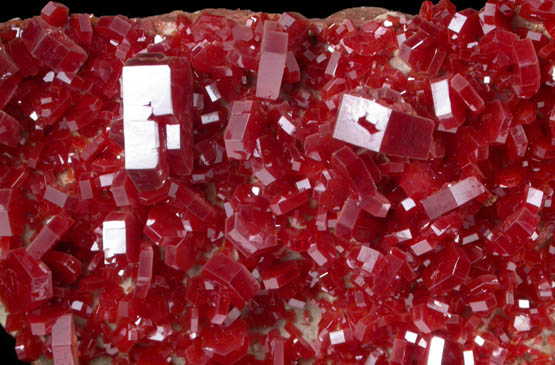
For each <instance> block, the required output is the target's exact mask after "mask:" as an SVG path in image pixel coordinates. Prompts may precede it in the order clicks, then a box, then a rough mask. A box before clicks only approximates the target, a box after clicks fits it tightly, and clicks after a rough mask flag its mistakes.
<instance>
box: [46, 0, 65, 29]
mask: <svg viewBox="0 0 555 365" xmlns="http://www.w3.org/2000/svg"><path fill="white" fill-rule="evenodd" d="M68 14H69V8H68V7H67V6H65V5H63V4H60V3H57V2H55V1H49V2H48V4H46V5H45V6H44V8H42V10H41V12H40V16H41V18H42V19H44V20H46V21H47V22H48V24H50V25H53V26H55V27H62V26H64V25H65V24H66V23H67V16H68Z"/></svg>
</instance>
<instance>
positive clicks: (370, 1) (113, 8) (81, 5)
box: [0, 0, 485, 365]
mask: <svg viewBox="0 0 555 365" xmlns="http://www.w3.org/2000/svg"><path fill="white" fill-rule="evenodd" d="M139 1H140V0H139ZM46 2H47V1H29V0H27V1H26V0H12V1H10V5H9V6H6V5H4V6H2V8H1V9H0V22H3V21H6V20H9V19H12V18H16V17H19V18H28V17H31V16H34V15H39V14H40V10H41V9H42V7H43V6H44V5H45V4H46ZM436 2H437V1H434V3H436ZM62 3H63V4H65V5H67V6H68V7H69V9H70V12H71V13H92V14H94V15H96V16H101V15H115V14H122V15H126V16H128V17H144V16H151V15H158V14H164V13H169V12H171V11H173V10H178V9H179V10H184V11H188V12H193V11H197V10H201V9H205V8H228V9H248V10H253V11H263V12H268V13H282V12H284V11H297V12H300V13H301V14H303V15H304V16H306V17H308V18H325V17H327V16H328V15H330V14H333V13H334V12H336V11H339V10H342V9H345V8H351V7H357V6H377V7H383V8H387V9H390V10H397V11H401V12H404V13H408V14H416V13H418V11H419V9H420V4H421V1H419V0H416V1H414V0H412V1H411V0H405V1H399V0H389V1H386V0H367V1H348V0H347V1H343V0H341V1H337V0H335V1H334V0H331V1H329V0H328V1H326V0H324V1H322V0H320V1H317V2H316V3H312V2H310V3H309V2H307V1H303V0H297V1H288V0H273V1H272V0H259V1H257V2H255V1H241V0H232V1H216V0H201V1H198V0H196V1H187V0H184V1H179V2H177V1H161V0H155V1H149V0H142V1H141V2H140V3H139V2H138V1H137V0H135V1H133V3H130V2H126V1H121V0H112V1H105V0H100V1H99V0H78V1H62ZM452 3H454V4H455V5H456V6H457V9H458V10H461V9H464V8H469V7H471V8H475V9H480V8H481V7H482V6H483V4H484V3H485V0H484V1H462V0H452ZM14 345H15V341H14V339H13V338H12V337H11V336H8V335H7V334H6V332H5V331H4V329H3V328H1V326H0V355H1V356H2V360H1V361H2V363H4V364H10V365H11V364H18V361H17V358H16V356H15V351H14ZM4 361H6V362H4Z"/></svg>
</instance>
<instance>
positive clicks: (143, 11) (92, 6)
mask: <svg viewBox="0 0 555 365" xmlns="http://www.w3.org/2000/svg"><path fill="white" fill-rule="evenodd" d="M437 1H438V0H435V1H434V3H437ZM46 2H47V1H36V0H11V1H9V3H10V5H9V6H6V5H4V6H2V8H1V10H0V21H5V20H8V19H11V18H14V17H20V18H26V17H30V16H33V15H39V14H40V10H41V8H42V7H43V6H44V4H46ZM61 2H62V3H63V4H65V5H67V6H68V7H69V9H70V11H71V12H72V13H92V14H94V15H96V16H100V15H115V14H122V15H126V16H129V17H140V16H150V15H158V14H164V13H169V12H171V11H172V10H178V9H179V10H184V11H189V12H193V11H197V10H201V9H205V8H228V9H248V10H253V11H264V12H271V13H282V12H284V11H297V12H300V13H302V14H303V15H305V16H306V17H309V18H314V17H317V18H324V17H327V16H328V15H330V14H332V13H334V12H336V11H338V10H342V9H345V8H350V7H357V6H377V7H383V8H387V9H390V10H398V11H402V12H404V13H408V14H415V13H417V12H418V10H419V9H420V4H421V3H422V1H421V0H404V1H399V0H389V1H387V0H366V1H363V0H359V1H352V0H319V1H315V2H310V1H303V0H297V1H291V0H258V1H244V0H231V1H223V0H200V1H199V0H194V1H190V0H189V1H188V0H183V1H163V0H154V1H153V0H142V1H141V0H134V1H133V2H127V1H122V0H111V1H108V0H75V1H61ZM451 2H452V3H454V4H455V5H456V6H457V9H459V10H460V9H464V8H467V7H472V8H476V9H478V8H481V7H482V6H483V4H484V3H485V2H486V0H482V1H464V0H452V1H451Z"/></svg>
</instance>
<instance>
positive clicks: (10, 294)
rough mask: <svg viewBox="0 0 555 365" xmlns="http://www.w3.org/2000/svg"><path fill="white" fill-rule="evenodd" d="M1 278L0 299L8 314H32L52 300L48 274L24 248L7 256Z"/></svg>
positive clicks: (50, 280)
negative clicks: (28, 312)
mask: <svg viewBox="0 0 555 365" xmlns="http://www.w3.org/2000/svg"><path fill="white" fill-rule="evenodd" d="M2 276H3V280H2V281H3V284H2V286H1V287H0V295H1V297H2V302H3V303H4V305H5V306H6V309H7V310H8V311H9V312H20V311H28V310H32V309H34V308H37V307H39V306H40V305H41V304H42V303H45V302H47V301H48V300H49V299H50V298H52V295H53V294H52V272H51V271H50V270H49V269H48V267H46V265H45V264H44V263H43V262H42V261H40V260H38V259H36V258H34V257H33V256H31V255H29V254H28V253H27V252H26V251H25V249H24V248H17V249H14V250H11V251H10V252H9V253H8V257H7V258H6V261H5V266H4V269H3V272H2Z"/></svg>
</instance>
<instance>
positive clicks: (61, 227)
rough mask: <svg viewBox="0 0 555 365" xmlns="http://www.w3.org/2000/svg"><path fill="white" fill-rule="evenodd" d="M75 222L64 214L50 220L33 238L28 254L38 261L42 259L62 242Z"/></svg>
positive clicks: (28, 247)
mask: <svg viewBox="0 0 555 365" xmlns="http://www.w3.org/2000/svg"><path fill="white" fill-rule="evenodd" d="M74 223H75V222H74V221H73V219H71V218H70V217H68V216H66V215H64V214H58V215H55V216H54V217H52V218H51V219H49V220H48V222H47V223H46V225H45V226H44V227H43V228H42V229H41V230H40V231H39V233H38V234H37V235H36V236H35V238H33V240H32V241H31V244H29V246H27V253H28V254H29V255H31V256H32V257H34V258H36V259H41V258H42V256H43V255H44V254H45V253H46V252H48V251H49V250H50V249H51V248H52V247H54V245H55V244H56V243H57V242H58V241H60V240H61V239H62V237H63V235H64V234H65V233H66V232H67V231H68V230H69V229H70V228H71V226H72V225H73V224H74Z"/></svg>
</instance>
